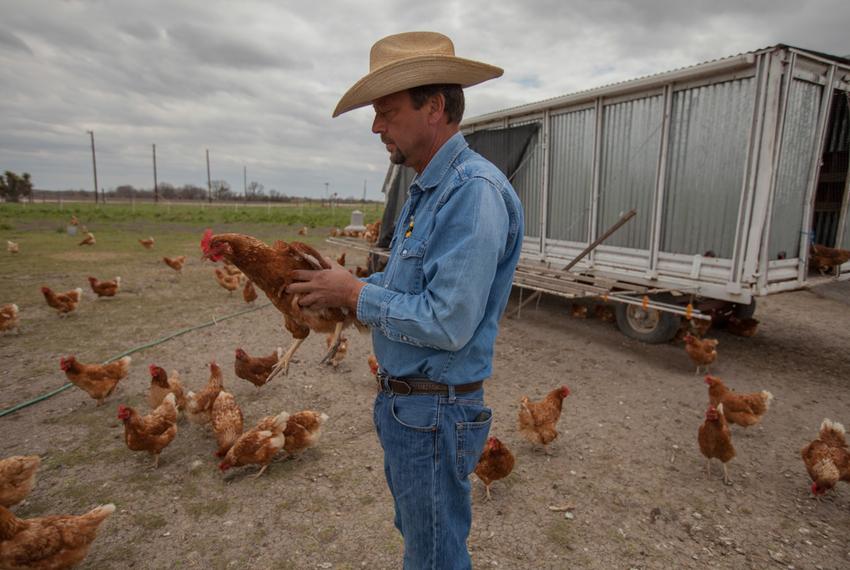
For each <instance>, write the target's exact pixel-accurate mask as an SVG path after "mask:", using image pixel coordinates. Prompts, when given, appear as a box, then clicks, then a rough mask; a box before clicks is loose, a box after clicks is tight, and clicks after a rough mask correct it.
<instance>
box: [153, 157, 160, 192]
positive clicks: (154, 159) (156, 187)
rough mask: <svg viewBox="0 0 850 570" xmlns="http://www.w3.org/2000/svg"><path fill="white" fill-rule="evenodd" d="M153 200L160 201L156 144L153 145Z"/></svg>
mask: <svg viewBox="0 0 850 570" xmlns="http://www.w3.org/2000/svg"><path fill="white" fill-rule="evenodd" d="M153 201H154V202H159V184H157V182H156V145H153Z"/></svg>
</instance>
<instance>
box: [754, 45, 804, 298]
mask: <svg viewBox="0 0 850 570" xmlns="http://www.w3.org/2000/svg"><path fill="white" fill-rule="evenodd" d="M796 64H797V54H796V53H791V54H790V59H789V61H788V62H787V67H786V69H785V71H784V73H783V74H782V75H783V76H784V77H785V85H784V87H783V89H782V95H781V96H780V101H781V104H780V110H779V123H778V124H777V126H776V147H775V148H774V151H773V159H772V164H771V178H770V195H769V198H768V202H767V213H766V214H765V223H764V230H763V233H762V241H761V243H760V244H759V263H758V266H759V267H760V268H764V271H762V272H761V273H760V275H759V280H758V283H757V287H758V289H759V290H761V289H764V288H766V287H767V283H768V281H769V273H770V251H769V245H770V232H771V228H772V227H773V206H774V203H775V202H776V185H777V180H778V179H779V174H778V171H779V159H780V157H781V156H782V147H783V145H784V143H785V118H786V117H787V115H788V99H789V98H790V97H791V86H792V85H793V84H794V67H795V66H796Z"/></svg>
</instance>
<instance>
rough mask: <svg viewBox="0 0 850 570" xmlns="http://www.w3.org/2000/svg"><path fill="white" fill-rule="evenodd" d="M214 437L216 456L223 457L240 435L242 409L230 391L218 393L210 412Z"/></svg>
mask: <svg viewBox="0 0 850 570" xmlns="http://www.w3.org/2000/svg"><path fill="white" fill-rule="evenodd" d="M210 423H211V424H212V428H213V433H214V434H215V439H216V441H217V442H218V450H217V451H216V452H215V456H216V457H224V456H225V455H227V451H228V450H229V449H230V448H231V447H232V446H233V444H234V443H236V440H237V439H239V436H240V435H242V428H243V417H242V409H241V408H240V407H239V404H237V403H236V398H234V397H233V394H231V393H230V392H225V391H224V390H222V391H221V392H219V393H218V396H217V397H216V399H215V402H214V403H213V406H212V412H211V414H210Z"/></svg>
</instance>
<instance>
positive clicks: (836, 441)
mask: <svg viewBox="0 0 850 570" xmlns="http://www.w3.org/2000/svg"><path fill="white" fill-rule="evenodd" d="M844 435H845V434H844V426H843V425H841V424H840V423H838V422H834V421H832V420H830V419H824V420H823V422H822V423H821V424H820V440H821V441H823V442H824V443H827V444H829V445H835V446H839V447H843V446H845V445H847V440H846V439H845V437H844Z"/></svg>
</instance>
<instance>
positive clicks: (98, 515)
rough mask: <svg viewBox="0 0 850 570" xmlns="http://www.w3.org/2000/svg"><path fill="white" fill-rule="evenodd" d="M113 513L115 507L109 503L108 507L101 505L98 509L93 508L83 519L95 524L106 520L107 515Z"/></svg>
mask: <svg viewBox="0 0 850 570" xmlns="http://www.w3.org/2000/svg"><path fill="white" fill-rule="evenodd" d="M114 512H115V505H114V504H112V503H109V504H108V505H101V506H100V507H95V508H94V509H92V510H90V511H89V512H87V513H86V514H85V515H83V516H84V517H86V518H88V519H93V520H95V521H97V522H101V521H103V520H105V519H106V517H108V516H109V515H111V514H112V513H114Z"/></svg>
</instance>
